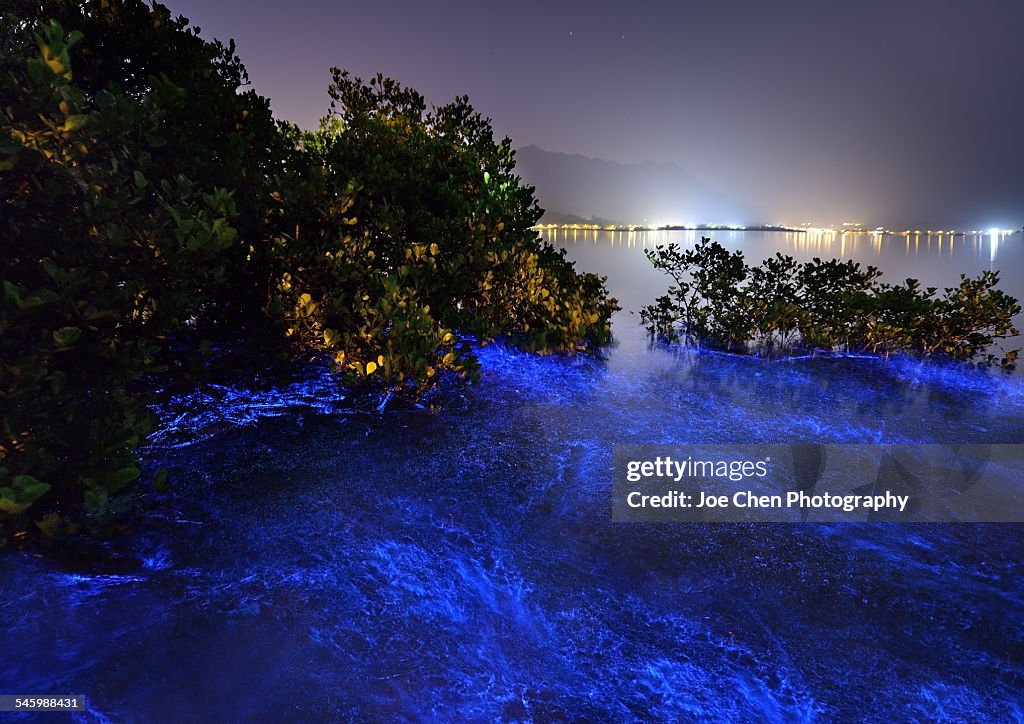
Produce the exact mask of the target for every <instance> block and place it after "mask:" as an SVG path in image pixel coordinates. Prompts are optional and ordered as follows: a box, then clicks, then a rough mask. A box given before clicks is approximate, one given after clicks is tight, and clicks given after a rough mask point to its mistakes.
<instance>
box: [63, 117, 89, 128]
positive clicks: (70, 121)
mask: <svg viewBox="0 0 1024 724" xmlns="http://www.w3.org/2000/svg"><path fill="white" fill-rule="evenodd" d="M88 120H89V117H88V116H86V115H82V114H76V115H71V116H68V117H67V119H66V120H65V121H64V125H63V126H61V127H60V130H62V131H64V133H70V132H71V131H75V130H78V129H79V128H81V127H82V126H84V125H85V124H86V121H88Z"/></svg>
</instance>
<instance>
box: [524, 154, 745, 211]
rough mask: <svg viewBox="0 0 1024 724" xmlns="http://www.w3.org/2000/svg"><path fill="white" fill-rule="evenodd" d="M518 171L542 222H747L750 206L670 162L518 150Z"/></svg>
mask: <svg viewBox="0 0 1024 724" xmlns="http://www.w3.org/2000/svg"><path fill="white" fill-rule="evenodd" d="M516 170H517V172H518V173H519V175H520V176H521V177H522V179H523V181H524V182H526V183H528V184H530V185H531V186H534V187H536V189H537V198H538V200H539V201H540V205H541V206H542V207H543V208H544V209H545V211H546V214H545V217H544V221H547V222H550V223H560V222H561V221H562V220H563V219H564V218H568V217H578V218H581V219H601V220H608V219H611V220H616V221H618V222H620V223H643V222H644V221H645V220H646V222H647V223H658V224H666V223H683V222H685V223H691V224H695V223H705V222H714V223H719V224H731V223H749V222H750V221H751V210H750V209H749V208H747V207H745V205H744V204H742V203H740V202H739V201H737V200H736V199H733V198H732V197H730V196H728V195H726V194H724V193H722V192H720V191H717V190H715V189H713V188H711V187H709V186H708V185H707V184H705V183H703V182H702V181H700V180H699V179H698V178H696V177H695V176H693V175H692V174H691V173H689V172H688V171H686V170H685V169H683V168H681V167H680V166H677V165H676V164H673V163H655V162H653V161H646V162H644V163H634V164H624V163H618V162H617V161H604V160H601V159H596V158H589V157H587V156H581V155H579V154H569V153H558V152H555V151H545V150H544V149H541V148H538V147H537V146H532V145H531V146H523V147H522V148H519V149H517V150H516Z"/></svg>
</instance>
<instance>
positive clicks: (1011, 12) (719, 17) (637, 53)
mask: <svg viewBox="0 0 1024 724" xmlns="http://www.w3.org/2000/svg"><path fill="white" fill-rule="evenodd" d="M166 4H167V5H168V6H169V7H170V8H171V10H172V11H174V12H176V13H181V14H183V15H185V16H186V17H189V18H190V19H191V20H192V21H193V22H194V23H195V24H196V25H199V26H200V27H201V28H202V29H203V35H204V36H205V37H207V38H212V37H216V38H220V39H222V40H226V39H228V38H234V39H235V40H236V41H237V43H238V52H239V55H240V57H241V58H242V60H243V62H244V63H245V64H246V66H247V68H248V69H249V73H250V76H251V78H252V81H253V85H254V87H255V88H256V89H257V90H258V91H259V92H260V93H262V94H264V95H266V96H268V97H269V98H270V99H271V101H272V104H273V108H274V111H275V113H276V114H277V115H278V116H279V117H284V118H288V119H291V120H294V121H296V122H297V123H299V124H300V125H302V126H305V127H313V126H315V123H316V119H317V118H318V117H319V116H320V115H323V114H324V113H325V112H326V109H327V107H328V97H327V93H326V87H327V84H328V82H329V73H328V68H329V67H330V66H332V65H337V66H339V67H342V68H348V69H349V70H351V71H352V72H354V73H355V74H357V75H362V76H364V77H365V76H368V75H372V74H375V73H376V72H378V71H380V72H383V73H384V74H386V75H390V76H392V77H394V78H396V79H397V80H400V81H402V82H403V83H405V84H407V85H411V86H413V87H414V88H416V89H418V90H419V91H421V92H422V93H423V94H424V95H425V96H426V98H427V100H428V102H432V103H443V102H445V101H447V100H449V99H451V98H452V97H453V96H455V95H457V94H462V93H468V94H469V96H470V100H471V101H472V102H473V104H474V105H475V106H476V107H477V109H478V110H480V111H482V112H483V113H484V114H485V115H488V116H490V117H492V118H493V119H494V125H495V128H496V129H497V131H498V132H499V134H506V135H508V136H510V137H511V138H512V139H513V142H514V145H516V146H525V145H529V144H535V145H537V146H540V147H541V148H544V149H548V150H552V151H561V152H567V153H580V154H584V155H587V156H591V157H595V158H602V159H609V160H615V161H620V162H629V163H632V162H641V161H648V160H650V161H658V162H663V161H667V162H673V163H677V164H679V165H680V166H682V167H684V168H685V169H687V170H688V171H689V172H690V173H692V174H694V175H695V176H697V177H699V178H700V179H702V180H703V181H705V182H706V183H708V184H709V185H711V186H712V187H715V188H717V189H719V190H721V191H723V192H725V193H727V194H730V195H732V196H734V197H736V198H738V199H742V200H743V201H744V202H746V203H749V204H752V205H754V206H756V208H758V209H761V210H762V213H763V215H764V216H765V218H761V219H751V220H748V221H766V222H778V223H800V222H802V221H810V222H813V223H816V224H822V225H824V224H835V223H840V222H842V221H848V220H850V221H862V222H865V223H870V224H871V225H872V226H874V225H881V224H884V225H888V226H892V227H899V228H904V227H910V228H914V227H918V226H919V227H922V228H923V227H931V228H939V227H943V228H954V227H956V228H988V227H991V226H1001V227H1006V228H1009V227H1020V226H1021V224H1024V175H1022V169H1024V141H1022V138H1021V134H1022V132H1024V124H1022V122H1021V121H1022V119H1024V114H1022V110H1024V100H1022V94H1021V91H1022V90H1024V82H1022V81H1024V2H1020V0H977V1H975V2H969V1H968V0H927V1H924V0H922V1H916V0H915V1H910V0H884V1H882V0H866V1H864V0H862V1H860V2H849V3H843V4H841V5H840V4H839V3H831V2H829V3H823V2H820V1H815V2H786V3H777V2H764V1H763V0H753V1H749V0H733V1H730V0H722V1H719V2H715V3H679V2H663V3H654V2H629V3H619V4H617V6H616V7H599V6H598V5H597V4H595V3H591V2H558V3H552V2H543V3H541V2H525V1H523V2H517V3H500V4H499V3H487V2H479V1H475V2H468V1H460V2H434V3H423V2H410V1H408V0H393V1H392V2H387V3H377V2H366V1H357V2H338V1H331V2H329V1H327V0H321V1H319V2H318V1H315V0H293V1H292V2H284V3H282V2H266V1H261V0H244V1H242V0H220V1H219V2H217V3H210V2H208V1H207V0H172V1H171V2H167V3H166Z"/></svg>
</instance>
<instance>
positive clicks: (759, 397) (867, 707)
mask: <svg viewBox="0 0 1024 724" xmlns="http://www.w3.org/2000/svg"><path fill="white" fill-rule="evenodd" d="M616 330H617V336H618V341H617V343H616V345H614V346H612V348H610V349H609V350H608V351H607V353H606V354H605V355H603V356H602V357H601V358H593V357H582V356H579V357H537V356H533V355H529V354H524V353H520V352H517V351H514V350H511V349H508V348H506V347H503V346H501V345H490V346H487V347H484V348H482V349H481V350H480V355H481V361H482V364H483V379H482V381H481V382H480V384H478V385H476V386H475V387H473V388H471V389H470V390H468V391H467V392H466V393H465V396H464V399H463V400H462V401H461V403H460V404H458V405H453V406H451V407H449V408H448V409H446V410H443V411H441V412H430V411H426V410H418V409H411V410H391V411H389V412H387V413H386V414H384V415H376V414H366V413H356V412H353V411H351V410H350V409H349V408H348V407H346V405H345V404H344V401H343V400H341V399H340V398H339V396H338V390H337V388H336V386H335V384H334V382H333V381H332V380H331V379H330V378H329V377H327V376H324V375H322V374H319V373H317V372H316V371H315V370H307V371H306V372H304V373H303V375H302V376H301V377H297V378H296V379H295V380H294V381H292V382H291V383H290V384H285V385H278V386H273V387H269V386H257V385H255V384H253V383H247V382H246V381H244V380H239V381H238V383H237V384H235V385H222V386H219V387H213V386H210V387H206V388H203V389H199V390H196V391H194V392H192V393H189V394H186V395H180V396H177V397H174V398H170V399H167V400H166V401H165V402H164V403H163V404H162V406H161V407H160V410H159V412H160V415H161V418H162V419H163V421H164V426H163V428H162V429H161V430H160V431H159V432H158V434H156V435H155V436H154V438H153V441H152V446H151V449H150V450H149V451H148V452H147V457H146V460H147V465H151V466H158V465H166V466H168V467H169V468H170V470H171V478H172V480H174V481H175V486H174V487H173V488H172V489H171V491H170V492H169V493H168V494H167V495H165V496H163V497H161V498H157V497H152V498H150V499H148V500H147V501H146V503H145V506H144V510H143V512H142V514H140V515H139V516H138V517H137V518H136V519H133V521H132V523H131V528H130V530H128V531H127V532H126V533H125V534H124V535H122V536H120V537H119V538H118V539H117V540H115V541H114V542H113V543H112V544H111V548H110V560H108V561H106V562H104V563H89V564H77V565H74V566H72V565H71V564H68V563H63V562H60V561H56V560H52V559H49V558H41V557H33V556H31V555H26V554H22V553H17V552H14V551H0V689H2V690H3V693H6V692H8V691H9V692H10V693H16V692H33V693H44V692H45V693H75V694H84V695H86V696H87V697H89V698H90V706H91V711H90V712H89V713H87V714H85V715H83V716H82V717H81V718H82V719H84V720H86V721H104V720H110V721H146V720H152V721H173V722H181V721H225V720H227V721H234V720H257V721H305V720H335V721H337V720H341V721H344V720H358V721H420V720H439V721H491V720H505V721H538V722H546V721H630V720H637V719H640V720H661V721H679V720H698V719H708V718H711V719H731V720H739V721H751V722H754V721H757V722H760V721H780V722H781V721H785V722H789V721H813V720H820V721H834V720H837V719H849V718H857V719H868V720H883V719H884V720H897V721H905V720H920V721H931V720H941V719H954V720H974V721H1012V720H1021V719H1022V718H1024V585H1022V584H1021V580H1022V573H1024V570H1022V568H1024V564H1022V561H1024V536H1022V529H1021V528H1020V527H1019V526H1014V525H953V524H947V525H909V524H836V525H818V524H795V525H772V524H731V525H722V524H719V525H699V524H690V525H682V524H680V525H638V524H632V525H630V524H613V523H612V522H611V502H610V491H611V479H610V468H611V446H612V445H613V444H617V443H687V442H705V443H710V442H721V443H725V442H737V443H747V442H808V441H812V442H851V443H864V442H874V441H878V442H978V443H985V442H987V443H996V442H1000V443H1007V442H1010V443H1019V442H1024V439H1022V438H1024V380H1022V378H1021V376H1019V375H1016V376H1005V375H1000V374H992V373H985V372H981V371H976V370H970V369H965V368H963V367H951V366H942V365H936V364H930V363H928V364H922V363H919V362H913V361H908V360H889V361H882V360H876V359H863V358H838V359H799V360H790V361H785V362H769V361H765V360H758V359H748V358H741V357H735V356H729V355H722V354H714V353H698V352H690V351H680V350H673V349H665V348H657V347H655V348H650V347H649V346H648V345H647V343H646V341H645V340H644V338H643V336H642V335H641V334H640V332H639V330H638V329H637V328H636V325H635V322H634V321H633V320H632V319H631V318H630V316H629V314H628V312H623V313H621V314H620V315H618V317H617V318H616ZM851 474H855V471H851ZM1022 485H1024V482H1022Z"/></svg>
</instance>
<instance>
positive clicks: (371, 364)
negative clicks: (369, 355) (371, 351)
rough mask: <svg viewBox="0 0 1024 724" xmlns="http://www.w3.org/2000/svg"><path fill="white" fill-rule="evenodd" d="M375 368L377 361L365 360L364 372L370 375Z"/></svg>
mask: <svg viewBox="0 0 1024 724" xmlns="http://www.w3.org/2000/svg"><path fill="white" fill-rule="evenodd" d="M376 369H377V363H376V362H367V363H366V374H368V375H372V374H373V373H374V371H375V370H376Z"/></svg>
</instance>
